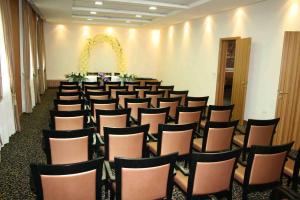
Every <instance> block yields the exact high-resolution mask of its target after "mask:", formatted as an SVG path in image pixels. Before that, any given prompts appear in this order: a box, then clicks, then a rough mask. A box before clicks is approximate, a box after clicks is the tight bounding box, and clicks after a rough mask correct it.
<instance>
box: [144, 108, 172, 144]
mask: <svg viewBox="0 0 300 200" xmlns="http://www.w3.org/2000/svg"><path fill="white" fill-rule="evenodd" d="M169 110H170V108H169V107H167V108H139V109H138V125H145V124H149V125H150V128H149V133H148V135H149V137H150V139H151V140H157V138H156V137H157V134H158V125H159V124H166V123H167V119H168V115H169Z"/></svg>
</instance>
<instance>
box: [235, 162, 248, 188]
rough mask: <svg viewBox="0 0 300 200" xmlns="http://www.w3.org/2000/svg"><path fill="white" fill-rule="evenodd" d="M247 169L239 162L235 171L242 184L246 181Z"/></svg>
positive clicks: (237, 179)
mask: <svg viewBox="0 0 300 200" xmlns="http://www.w3.org/2000/svg"><path fill="white" fill-rule="evenodd" d="M245 169H246V167H244V166H243V165H241V164H238V168H237V169H236V170H235V172H234V179H235V180H236V181H238V182H239V183H241V184H243V183H244V176H245Z"/></svg>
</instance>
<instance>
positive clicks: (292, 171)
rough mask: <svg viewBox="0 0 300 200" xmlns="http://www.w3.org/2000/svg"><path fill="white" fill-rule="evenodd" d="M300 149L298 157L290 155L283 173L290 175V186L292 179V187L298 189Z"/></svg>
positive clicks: (299, 180)
mask: <svg viewBox="0 0 300 200" xmlns="http://www.w3.org/2000/svg"><path fill="white" fill-rule="evenodd" d="M299 172H300V149H299V150H298V153H297V155H296V157H294V156H292V155H288V159H287V162H286V163H285V166H284V170H283V173H284V175H285V176H287V177H288V186H289V185H290V183H291V181H292V189H293V190H294V191H296V192H297V191H298V184H299V182H300V173H299Z"/></svg>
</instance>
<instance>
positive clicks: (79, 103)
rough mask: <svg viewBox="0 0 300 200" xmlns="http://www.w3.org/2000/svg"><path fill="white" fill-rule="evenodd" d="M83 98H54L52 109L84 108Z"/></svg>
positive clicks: (72, 109)
mask: <svg viewBox="0 0 300 200" xmlns="http://www.w3.org/2000/svg"><path fill="white" fill-rule="evenodd" d="M84 103H85V101H84V100H83V99H80V100H58V99H55V100H54V109H55V110H57V111H78V110H84Z"/></svg>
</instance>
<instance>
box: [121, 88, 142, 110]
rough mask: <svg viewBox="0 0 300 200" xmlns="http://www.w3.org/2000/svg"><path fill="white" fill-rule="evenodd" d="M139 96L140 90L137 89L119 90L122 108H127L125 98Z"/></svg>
mask: <svg viewBox="0 0 300 200" xmlns="http://www.w3.org/2000/svg"><path fill="white" fill-rule="evenodd" d="M136 98H138V92H135V91H118V92H117V100H118V104H119V106H120V108H125V99H136Z"/></svg>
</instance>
